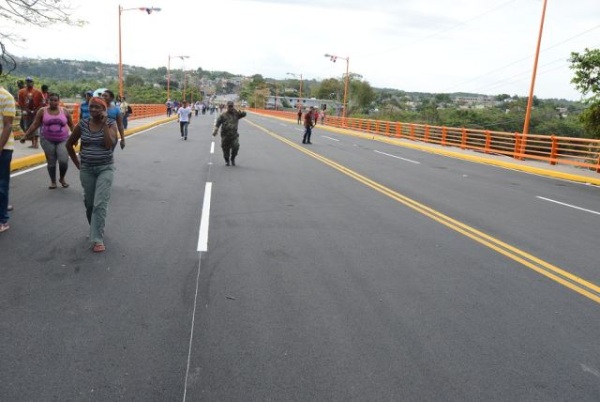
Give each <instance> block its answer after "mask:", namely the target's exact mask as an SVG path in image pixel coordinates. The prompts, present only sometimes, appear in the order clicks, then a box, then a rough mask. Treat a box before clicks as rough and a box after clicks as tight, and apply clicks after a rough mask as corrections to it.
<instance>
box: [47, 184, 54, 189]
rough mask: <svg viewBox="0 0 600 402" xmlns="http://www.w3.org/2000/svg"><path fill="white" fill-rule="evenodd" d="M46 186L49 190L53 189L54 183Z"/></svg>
mask: <svg viewBox="0 0 600 402" xmlns="http://www.w3.org/2000/svg"><path fill="white" fill-rule="evenodd" d="M48 188H49V189H50V190H54V189H55V188H56V184H50V185H49V186H48Z"/></svg>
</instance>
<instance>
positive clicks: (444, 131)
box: [440, 127, 448, 147]
mask: <svg viewBox="0 0 600 402" xmlns="http://www.w3.org/2000/svg"><path fill="white" fill-rule="evenodd" d="M447 137H448V129H447V128H446V127H442V138H441V139H440V145H442V146H444V147H445V146H446V138H447Z"/></svg>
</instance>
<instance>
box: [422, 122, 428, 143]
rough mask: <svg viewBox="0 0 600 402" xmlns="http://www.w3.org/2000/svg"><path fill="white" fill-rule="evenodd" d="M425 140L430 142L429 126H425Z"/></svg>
mask: <svg viewBox="0 0 600 402" xmlns="http://www.w3.org/2000/svg"><path fill="white" fill-rule="evenodd" d="M423 140H424V141H425V142H429V124H426V125H425V133H424V134H423Z"/></svg>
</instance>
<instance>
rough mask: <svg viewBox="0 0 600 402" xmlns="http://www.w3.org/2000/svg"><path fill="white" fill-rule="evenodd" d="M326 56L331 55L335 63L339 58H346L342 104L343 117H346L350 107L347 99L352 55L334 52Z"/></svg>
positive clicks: (330, 58)
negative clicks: (337, 54) (338, 54)
mask: <svg viewBox="0 0 600 402" xmlns="http://www.w3.org/2000/svg"><path fill="white" fill-rule="evenodd" d="M325 57H329V60H331V61H332V62H334V63H335V62H336V61H337V59H342V60H346V79H345V80H344V103H343V105H342V117H343V118H346V113H347V110H346V109H347V108H348V105H347V104H346V99H347V98H348V80H349V79H350V75H349V68H350V57H340V56H336V55H333V54H326V55H325Z"/></svg>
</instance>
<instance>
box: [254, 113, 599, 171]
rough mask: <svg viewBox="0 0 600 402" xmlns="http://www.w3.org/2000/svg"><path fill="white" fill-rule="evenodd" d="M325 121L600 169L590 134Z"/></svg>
mask: <svg viewBox="0 0 600 402" xmlns="http://www.w3.org/2000/svg"><path fill="white" fill-rule="evenodd" d="M251 110H252V111H254V112H256V113H261V114H266V115H272V116H278V117H284V118H288V119H292V120H296V119H297V114H296V113H297V112H295V111H280V110H279V111H277V110H270V109H251ZM320 123H321V122H320V120H319V124H320ZM324 124H325V125H327V126H331V127H339V128H346V129H350V130H356V131H362V132H367V133H370V134H377V135H382V136H386V137H392V138H404V139H408V140H412V141H421V142H425V143H430V144H436V145H442V146H447V147H459V148H461V149H466V150H473V151H479V152H484V153H486V154H501V155H506V156H510V157H512V158H515V159H519V160H526V159H529V160H537V161H542V162H547V163H549V164H551V165H556V164H562V165H570V166H574V167H579V168H584V169H590V170H594V171H596V172H597V173H600V140H595V139H590V138H574V137H561V136H556V135H540V134H527V135H523V134H522V133H518V132H517V133H507V132H502V131H492V130H477V129H469V128H464V127H463V128H457V127H444V126H432V125H427V124H415V123H404V122H399V121H385V120H373V119H358V118H352V117H347V118H343V117H337V116H326V117H325V121H324Z"/></svg>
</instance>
